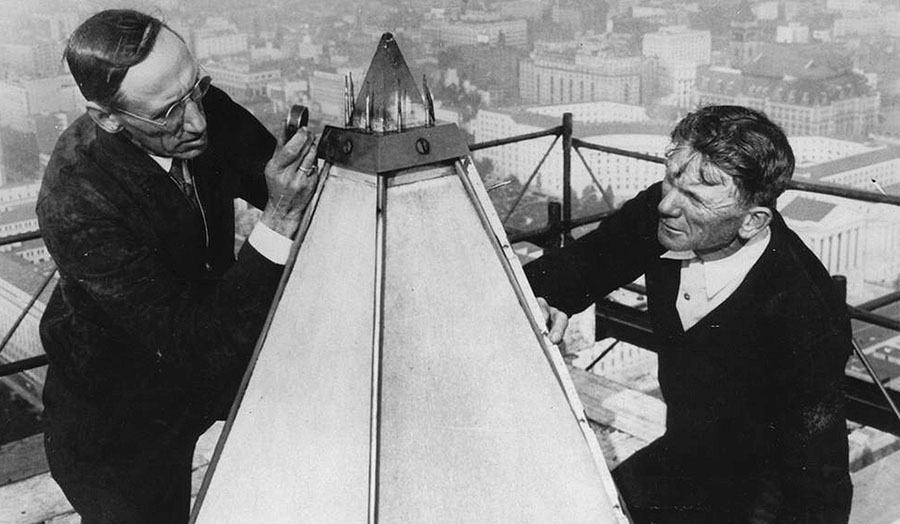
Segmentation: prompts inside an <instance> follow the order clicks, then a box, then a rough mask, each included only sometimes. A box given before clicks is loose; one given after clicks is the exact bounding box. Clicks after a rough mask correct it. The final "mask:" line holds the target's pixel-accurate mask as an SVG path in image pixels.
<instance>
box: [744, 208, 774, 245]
mask: <svg viewBox="0 0 900 524" xmlns="http://www.w3.org/2000/svg"><path fill="white" fill-rule="evenodd" d="M771 221H772V210H771V209H769V208H767V207H763V206H754V207H751V208H750V209H749V210H747V213H746V214H745V215H744V220H743V221H742V222H741V227H740V229H738V236H739V237H741V239H742V240H744V241H745V242H746V241H748V240H750V239H751V238H753V237H755V236H756V235H757V234H759V233H760V232H761V231H763V230H764V229H765V228H766V226H768V225H769V222H771Z"/></svg>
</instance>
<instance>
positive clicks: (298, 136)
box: [272, 127, 312, 169]
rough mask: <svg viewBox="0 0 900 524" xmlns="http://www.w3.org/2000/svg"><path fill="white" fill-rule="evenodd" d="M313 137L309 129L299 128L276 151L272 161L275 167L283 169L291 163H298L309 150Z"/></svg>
mask: <svg viewBox="0 0 900 524" xmlns="http://www.w3.org/2000/svg"><path fill="white" fill-rule="evenodd" d="M311 139H312V133H310V132H309V130H308V129H306V128H305V127H304V128H301V129H299V130H298V131H297V132H296V133H295V134H294V136H293V137H291V139H290V140H288V141H287V143H286V144H284V146H282V147H281V148H280V149H278V150H277V151H276V152H275V155H274V156H273V157H272V161H273V162H274V164H275V167H276V168H278V169H283V168H285V167H288V166H290V165H291V164H295V163H298V162H299V160H300V159H301V158H303V156H302V155H304V154H306V153H307V152H308V151H309V147H310V146H309V142H310V140H311Z"/></svg>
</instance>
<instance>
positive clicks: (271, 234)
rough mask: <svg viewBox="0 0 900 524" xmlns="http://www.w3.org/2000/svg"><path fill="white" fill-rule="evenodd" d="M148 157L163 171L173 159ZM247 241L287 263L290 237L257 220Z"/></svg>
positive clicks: (278, 261)
mask: <svg viewBox="0 0 900 524" xmlns="http://www.w3.org/2000/svg"><path fill="white" fill-rule="evenodd" d="M148 154H149V153H148ZM150 158H152V159H153V160H154V161H155V162H156V163H157V164H159V167H161V168H163V171H165V172H166V173H168V172H169V170H170V169H172V161H173V159H172V158H171V157H164V156H156V155H150ZM183 167H184V173H185V177H189V176H190V175H189V172H188V170H187V165H184V166H183ZM247 242H250V245H251V246H253V248H254V249H256V250H257V251H259V254H261V255H262V256H264V257H266V258H267V259H269V260H271V261H272V262H274V263H276V264H281V265H284V264H286V263H287V259H288V256H289V255H290V253H291V244H292V243H293V242H292V241H291V239H290V238H288V237H286V236H284V235H281V234H279V233H276V232H275V231H273V230H272V228H270V227H269V226H267V225H265V224H263V223H262V222H259V221H257V222H256V225H255V226H253V231H252V232H250V236H249V237H248V238H247Z"/></svg>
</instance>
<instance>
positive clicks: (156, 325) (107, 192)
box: [37, 88, 283, 460]
mask: <svg viewBox="0 0 900 524" xmlns="http://www.w3.org/2000/svg"><path fill="white" fill-rule="evenodd" d="M203 103H204V107H205V110H206V116H207V122H208V129H209V131H208V132H209V142H208V148H207V150H206V151H205V152H204V153H203V154H201V155H200V156H198V157H197V158H195V159H193V160H192V161H190V164H189V166H190V170H191V173H192V174H193V176H194V179H195V185H196V187H197V193H198V195H199V198H200V201H201V202H202V211H203V212H202V213H200V212H199V211H198V210H197V209H196V207H192V206H191V205H190V203H189V201H188V200H187V198H186V197H185V195H184V194H183V193H182V192H181V191H180V190H179V188H178V187H177V186H176V185H175V183H174V182H173V181H172V180H171V179H170V178H169V176H168V174H167V173H165V172H164V171H163V170H162V169H161V168H160V167H159V165H158V164H157V163H156V162H154V161H153V159H151V158H150V157H149V156H148V155H147V153H145V152H144V151H142V150H141V149H139V148H138V147H137V146H135V145H133V144H132V143H131V142H130V141H128V140H127V139H126V138H125V137H124V136H122V134H108V133H106V132H104V131H102V130H100V129H99V128H98V127H97V126H96V125H95V124H94V123H93V122H92V121H91V119H90V118H89V117H88V116H87V115H83V116H82V117H80V118H79V119H78V120H76V121H75V122H74V123H73V124H72V125H71V126H70V127H69V128H68V129H67V130H66V131H65V132H64V133H63V135H62V136H61V138H60V139H59V142H58V143H57V145H56V148H55V150H54V152H53V155H52V157H51V160H50V163H49V165H48V167H47V169H46V173H45V176H44V181H43V186H42V188H41V192H40V196H39V198H38V203H37V213H38V219H39V222H40V226H41V231H42V234H43V237H44V240H45V242H46V245H47V248H48V249H49V251H50V254H51V255H52V257H53V259H54V261H55V262H56V263H57V265H58V266H59V274H60V281H59V285H58V286H57V287H56V289H55V290H54V292H53V295H52V297H51V299H50V301H49V304H48V305H47V308H46V311H45V313H44V316H43V318H42V319H41V338H42V341H43V344H44V348H45V350H46V352H47V356H48V358H49V362H50V363H49V368H48V375H47V383H46V386H45V393H44V401H45V407H46V419H47V423H48V428H47V431H48V433H49V434H52V435H58V436H60V437H61V438H59V439H56V441H57V442H65V445H67V446H70V450H71V451H72V452H73V453H74V454H75V455H76V456H78V457H81V458H82V459H84V460H95V459H100V458H102V459H104V460H109V459H115V458H117V457H119V458H128V457H132V456H133V455H134V454H135V453H137V452H138V451H139V450H147V449H164V448H165V447H166V446H167V445H171V444H173V443H178V442H185V443H191V444H190V445H192V442H193V440H195V439H196V437H197V436H198V435H199V434H200V433H202V432H203V431H204V430H205V429H206V428H207V427H208V426H209V424H210V423H211V422H212V421H213V420H214V419H215V418H216V416H218V415H221V413H222V411H223V409H227V406H228V403H229V400H230V397H229V396H228V395H229V393H232V392H233V391H234V390H235V388H236V386H237V385H238V383H239V381H240V378H241V376H242V373H243V370H244V369H245V367H246V364H247V362H248V361H249V356H250V354H251V352H252V350H253V347H254V344H255V341H256V339H257V337H258V336H259V332H260V330H261V327H262V324H263V322H264V320H265V317H266V314H267V311H268V308H269V306H270V303H271V301H272V298H273V296H274V292H275V289H276V287H277V285H278V281H279V277H280V275H281V273H282V270H283V267H282V266H279V265H277V264H274V263H272V262H271V261H269V260H267V259H266V258H264V257H263V256H262V255H260V254H259V253H258V252H256V251H255V250H254V249H253V248H252V247H251V246H250V245H249V244H245V245H244V247H243V248H242V250H241V252H240V255H239V257H238V258H237V261H235V256H234V207H233V199H234V198H236V197H243V198H245V199H246V200H248V201H249V202H251V203H252V204H254V205H255V206H258V207H263V206H264V204H265V202H266V198H267V192H266V184H265V179H264V177H263V171H264V167H265V163H266V162H267V161H268V159H269V158H270V157H271V154H272V152H273V150H274V147H275V140H274V138H273V137H272V136H271V134H269V133H268V132H267V131H266V130H265V128H263V127H262V125H261V124H260V123H259V122H258V121H257V120H256V119H255V118H253V117H252V116H251V115H250V114H249V113H248V112H247V111H246V110H244V109H243V108H241V107H240V106H238V105H237V104H235V103H234V102H233V101H232V100H231V99H230V98H228V96H227V95H225V94H224V93H223V92H222V91H219V90H217V89H215V88H212V89H211V90H210V91H209V93H208V94H207V95H206V98H204V102H203Z"/></svg>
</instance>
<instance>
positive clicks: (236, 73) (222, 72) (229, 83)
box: [204, 59, 281, 102]
mask: <svg viewBox="0 0 900 524" xmlns="http://www.w3.org/2000/svg"><path fill="white" fill-rule="evenodd" d="M204 68H205V69H206V71H207V72H209V74H210V76H212V78H213V82H215V84H216V87H218V88H220V89H222V90H223V91H225V92H226V93H228V95H229V96H231V98H233V99H235V100H236V101H237V102H250V101H254V100H258V99H260V98H263V97H265V96H266V87H267V85H268V84H269V83H270V82H272V81H274V80H278V79H280V78H281V69H279V68H278V67H276V66H272V65H267V64H253V63H251V62H249V61H248V60H237V59H233V60H227V61H222V62H210V63H207V64H206V65H205V66H204Z"/></svg>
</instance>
